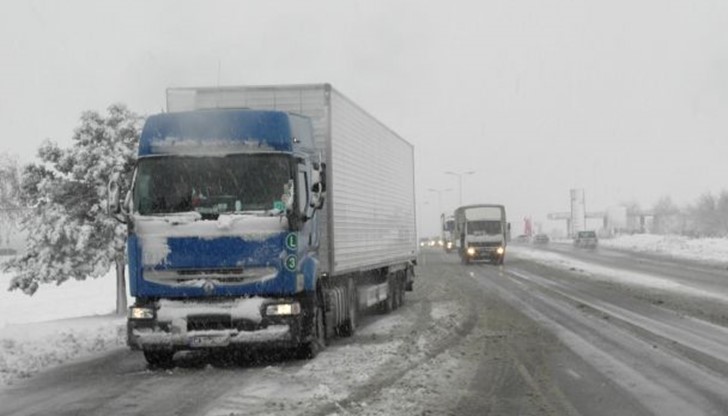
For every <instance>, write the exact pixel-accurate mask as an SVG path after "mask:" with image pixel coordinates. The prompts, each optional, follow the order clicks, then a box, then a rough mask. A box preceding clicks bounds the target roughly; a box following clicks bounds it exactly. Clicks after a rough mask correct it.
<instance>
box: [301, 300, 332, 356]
mask: <svg viewBox="0 0 728 416" xmlns="http://www.w3.org/2000/svg"><path fill="white" fill-rule="evenodd" d="M309 337H313V339H311V340H310V341H307V342H305V343H304V344H303V345H301V346H300V347H299V349H298V351H297V356H298V358H300V359H313V358H316V356H317V355H318V354H319V353H320V352H321V351H323V350H324V349H325V348H326V323H325V322H324V308H323V302H321V300H320V296H317V301H316V305H315V306H314V316H313V322H312V323H311V333H310V334H309Z"/></svg>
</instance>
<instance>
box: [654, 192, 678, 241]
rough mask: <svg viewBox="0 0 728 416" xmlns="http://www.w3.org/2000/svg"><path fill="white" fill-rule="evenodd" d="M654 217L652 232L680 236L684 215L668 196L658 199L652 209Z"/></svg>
mask: <svg viewBox="0 0 728 416" xmlns="http://www.w3.org/2000/svg"><path fill="white" fill-rule="evenodd" d="M652 210H653V212H654V214H655V216H654V222H653V232H654V233H656V234H681V233H683V232H684V230H685V215H684V213H683V212H682V211H681V210H680V208H679V207H678V206H677V205H676V204H675V203H674V202H673V201H672V198H670V197H669V196H663V197H662V198H660V199H659V200H658V201H657V202H656V203H655V205H654V206H653V208H652Z"/></svg>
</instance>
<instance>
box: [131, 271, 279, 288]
mask: <svg viewBox="0 0 728 416" xmlns="http://www.w3.org/2000/svg"><path fill="white" fill-rule="evenodd" d="M277 273H278V269H276V268H275V267H249V268H243V267H230V268H210V269H167V270H154V269H146V270H144V279H145V280H148V281H150V282H155V283H162V284H177V285H180V286H185V285H190V284H195V283H196V282H199V281H204V280H213V281H215V283H218V284H237V283H249V282H256V281H262V280H266V279H268V278H271V277H275V275H276V274H277Z"/></svg>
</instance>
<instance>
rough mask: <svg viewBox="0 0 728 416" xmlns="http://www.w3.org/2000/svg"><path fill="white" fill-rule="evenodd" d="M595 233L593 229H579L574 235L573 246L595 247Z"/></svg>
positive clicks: (596, 241)
mask: <svg viewBox="0 0 728 416" xmlns="http://www.w3.org/2000/svg"><path fill="white" fill-rule="evenodd" d="M597 244H598V240H597V233H595V232H594V231H579V232H578V233H576V237H574V246H575V247H579V248H597Z"/></svg>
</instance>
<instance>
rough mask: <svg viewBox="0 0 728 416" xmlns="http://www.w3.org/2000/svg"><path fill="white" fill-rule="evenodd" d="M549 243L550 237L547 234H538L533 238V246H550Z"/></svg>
mask: <svg viewBox="0 0 728 416" xmlns="http://www.w3.org/2000/svg"><path fill="white" fill-rule="evenodd" d="M549 241H550V240H549V236H548V235H546V234H536V235H535V236H534V237H533V244H548V243H549Z"/></svg>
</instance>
